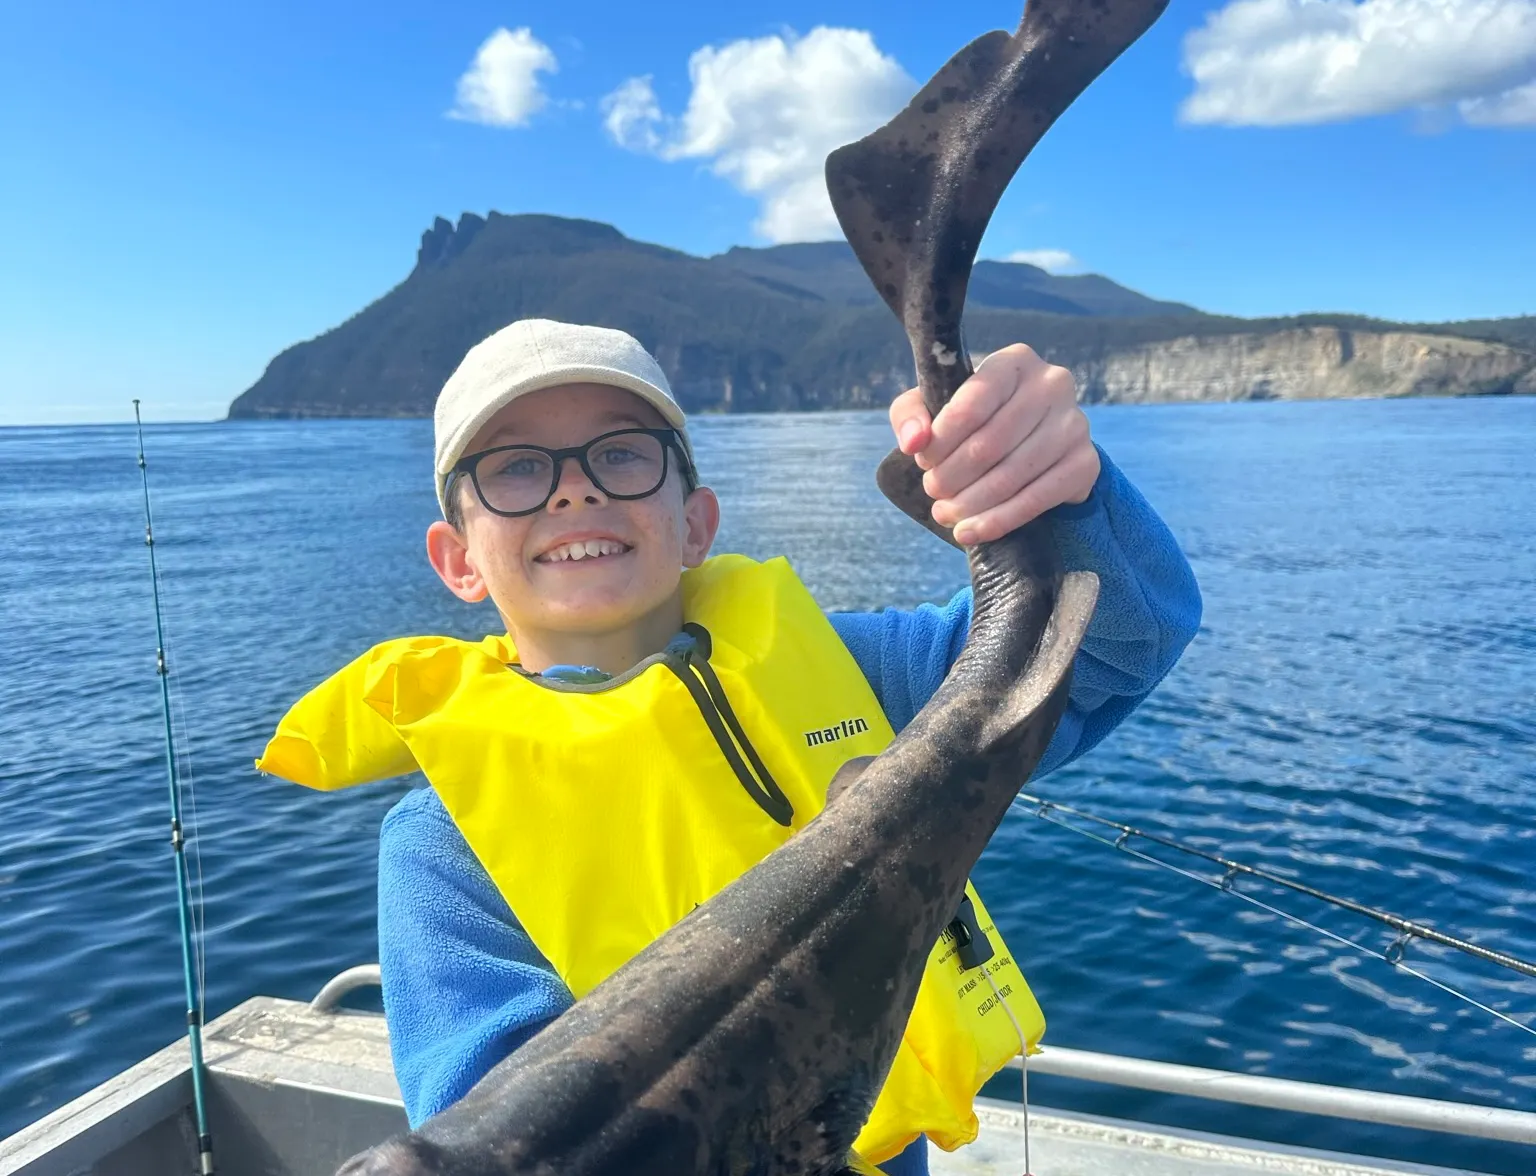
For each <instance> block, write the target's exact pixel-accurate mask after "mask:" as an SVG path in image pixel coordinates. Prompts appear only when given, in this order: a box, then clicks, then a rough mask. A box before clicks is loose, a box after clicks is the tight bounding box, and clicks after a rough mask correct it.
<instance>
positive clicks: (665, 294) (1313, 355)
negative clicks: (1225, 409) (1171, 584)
mask: <svg viewBox="0 0 1536 1176" xmlns="http://www.w3.org/2000/svg"><path fill="white" fill-rule="evenodd" d="M967 307H968V309H967V314H966V332H967V336H968V339H969V342H970V346H971V348H972V350H973V352H975V353H978V354H981V353H985V352H987V351H991V350H994V349H995V348H997V347H1000V346H1003V345H1005V344H1007V343H1010V342H1013V341H1015V340H1021V339H1022V340H1025V341H1027V342H1029V343H1030V345H1031V346H1033V347H1034V348H1035V349H1036V350H1037V351H1039V352H1040V353H1041V354H1042V355H1044V356H1045V357H1046V358H1047V359H1048V360H1050V361H1051V362H1053V363H1059V364H1062V365H1064V366H1066V367H1068V368H1071V369H1072V371H1073V373H1074V375H1076V377H1077V382H1078V387H1079V389H1080V395H1081V398H1082V399H1083V400H1084V401H1086V402H1093V403H1153V402H1168V401H1234V400H1303V399H1340V398H1346V399H1356V398H1367V397H1402V396H1478V395H1482V396H1486V395H1520V394H1536V316H1527V317H1524V318H1508V319H1484V320H1475V321H1467V322H1455V323H1417V324H1405V323H1393V322H1385V321H1382V320H1379V319H1370V318H1365V317H1362V316H1357V315H1350V314H1309V315H1301V316H1296V317H1290V318H1276V319H1244V318H1234V317H1229V316H1223V315H1215V314H1207V313H1205V312H1203V311H1201V310H1198V309H1196V308H1194V307H1192V306H1186V305H1184V304H1182V303H1177V302H1165V301H1158V300H1157V299H1154V298H1150V297H1147V296H1146V295H1143V294H1140V293H1137V292H1136V291H1134V290H1129V289H1127V288H1125V287H1124V286H1120V285H1118V284H1117V283H1115V282H1113V281H1111V280H1109V279H1108V278H1105V277H1101V276H1099V275H1096V274H1079V275H1058V274H1051V273H1048V272H1047V271H1045V270H1043V269H1040V268H1038V267H1036V266H1032V265H1026V264H1023V263H1017V262H1000V261H983V262H980V263H978V264H977V266H976V268H975V271H974V273H973V276H972V280H971V286H970V293H969V298H968V303H967ZM533 316H542V317H548V318H557V319H566V320H569V321H576V322H588V323H598V324H602V325H605V326H613V327H619V328H622V329H624V330H627V331H629V332H630V333H631V334H633V335H635V336H636V337H637V338H638V339H639V340H640V341H641V342H642V343H643V344H644V345H645V346H646V347H647V348H648V349H649V350H650V351H651V352H652V353H653V354H655V356H656V357H657V359H658V360H659V361H660V362H661V365H662V367H663V368H664V369H665V370H666V372H667V375H668V378H669V379H670V380H671V381H672V385H673V389H674V391H675V392H676V393H677V395H678V397H679V399H680V400H681V402H682V404H683V407H684V408H685V409H686V410H688V411H690V412H773V411H794V410H815V409H834V408H871V407H880V406H883V405H885V404H886V403H887V402H888V401H889V400H890V399H891V397H892V396H894V395H896V393H898V392H900V391H901V390H902V389H904V388H906V387H908V386H910V383H911V379H912V375H911V373H912V360H911V355H910V353H909V351H908V347H907V343H906V340H905V338H904V337H903V335H902V333H901V330H900V328H899V327H898V326H897V324H896V323H895V321H894V320H893V319H892V318H891V315H890V312H889V311H887V310H886V309H885V308H884V307H883V306H882V305H880V304H878V303H877V301H876V299H875V295H874V292H873V290H872V289H871V287H870V285H869V281H868V279H867V278H866V277H865V276H864V274H863V272H862V271H861V270H860V269H859V266H858V263H857V262H856V261H855V260H854V257H853V253H852V251H851V250H850V249H849V247H848V246H847V244H846V243H845V242H842V241H836V242H820V243H811V244H800V245H778V246H773V247H770V248H761V249H753V248H744V247H737V248H733V249H731V250H729V251H727V252H725V253H722V254H717V255H715V256H713V257H695V256H693V255H691V254H687V253H683V252H680V251H678V250H675V249H668V248H664V247H662V246H659V245H651V244H646V243H644V242H640V241H634V240H631V239H630V238H628V237H626V236H624V235H623V234H622V233H620V232H619V231H618V230H617V229H615V228H613V227H612V226H611V225H606V224H601V223H598V222H595V221H586V220H573V219H568V218H564V217H556V216H544V215H537V214H526V215H515V216H508V215H503V214H501V213H495V212H493V213H491V214H490V216H489V217H480V216H477V215H475V214H473V213H465V214H464V215H463V216H461V217H460V218H459V221H458V224H457V225H454V224H452V223H450V222H449V221H447V220H445V219H443V218H441V217H439V218H438V219H437V220H436V222H435V223H434V224H433V226H432V227H431V228H430V229H428V230H427V231H426V232H425V233H423V234H422V238H421V245H420V248H419V249H418V251H417V255H416V265H415V267H414V268H413V269H412V270H411V272H410V273H409V274H408V275H407V277H406V278H405V280H404V281H402V282H401V283H400V284H399V285H397V286H396V287H395V288H394V289H392V290H390V291H389V292H388V293H386V294H385V295H384V296H383V297H381V298H379V299H378V300H377V301H376V302H373V303H372V304H370V305H369V306H367V307H365V308H364V309H363V310H361V311H359V312H358V313H357V314H355V315H353V316H352V317H351V318H349V319H348V320H347V321H346V322H344V323H341V324H340V325H339V326H336V327H334V328H332V329H331V330H329V331H327V332H325V333H324V334H323V335H320V336H318V337H317V338H314V339H310V340H306V341H304V342H301V343H296V344H294V345H293V346H292V347H289V348H288V349H287V350H285V351H283V352H282V353H281V354H279V355H278V356H276V357H275V358H274V359H273V360H272V361H271V362H270V363H269V364H268V366H267V370H266V371H265V372H264V373H263V374H262V376H261V378H260V379H259V380H257V381H256V383H255V384H253V385H252V386H251V387H250V388H249V389H247V390H246V391H245V392H243V393H241V395H240V396H238V397H237V398H236V399H235V401H234V403H233V404H232V405H231V406H230V409H229V416H230V417H231V418H268V419H270V418H304V417H414V416H429V415H431V412H432V404H433V401H434V399H435V398H436V396H437V392H438V390H439V389H440V388H441V387H442V384H443V381H444V380H446V379H447V377H448V375H449V373H450V372H452V370H453V369H454V367H455V366H456V365H457V364H458V362H459V360H460V359H461V358H462V357H463V355H464V353H465V352H466V351H468V350H469V348H470V347H472V346H473V345H474V344H475V343H477V342H478V341H479V340H480V339H482V338H484V337H485V336H486V335H489V334H490V333H491V332H493V331H495V330H496V329H498V328H500V327H502V326H505V325H506V324H507V323H509V322H511V321H513V320H514V319H518V318H525V317H533Z"/></svg>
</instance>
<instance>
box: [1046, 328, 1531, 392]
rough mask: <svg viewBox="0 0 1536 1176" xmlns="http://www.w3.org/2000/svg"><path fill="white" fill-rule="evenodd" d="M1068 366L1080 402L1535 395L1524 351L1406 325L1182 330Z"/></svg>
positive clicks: (1078, 359) (1072, 359)
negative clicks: (1212, 331) (1206, 332)
mask: <svg viewBox="0 0 1536 1176" xmlns="http://www.w3.org/2000/svg"><path fill="white" fill-rule="evenodd" d="M1064 358H1068V357H1064ZM1058 362H1060V361H1058ZM1067 366H1068V367H1070V368H1071V369H1072V372H1073V375H1074V376H1076V377H1077V384H1078V393H1079V396H1080V397H1081V398H1082V399H1083V400H1084V401H1086V402H1092V403H1107V404H1146V403H1154V402H1159V403H1162V402H1169V401H1228V400H1344V399H1358V398H1364V397H1390V396H1467V395H1486V394H1490V393H1536V356H1533V355H1531V354H1530V353H1528V352H1524V351H1520V350H1517V349H1515V348H1513V347H1508V346H1505V345H1504V344H1501V343H1485V342H1482V341H1480V340H1475V339H1457V338H1452V337H1447V336H1443V335H1426V334H1418V333H1414V332H1408V331H1386V332H1371V331H1353V330H1341V329H1338V328H1333V327H1306V328H1301V329H1297V330H1287V331H1276V332H1272V333H1263V334H1259V333H1245V334H1234V335H1207V336H1186V337H1183V338H1178V339H1167V340H1163V341H1161V342H1157V343H1149V344H1145V345H1142V346H1136V347H1128V348H1122V349H1117V350H1113V351H1109V352H1107V353H1105V354H1103V355H1102V356H1098V357H1088V356H1081V357H1076V356H1074V357H1070V358H1068V362H1067Z"/></svg>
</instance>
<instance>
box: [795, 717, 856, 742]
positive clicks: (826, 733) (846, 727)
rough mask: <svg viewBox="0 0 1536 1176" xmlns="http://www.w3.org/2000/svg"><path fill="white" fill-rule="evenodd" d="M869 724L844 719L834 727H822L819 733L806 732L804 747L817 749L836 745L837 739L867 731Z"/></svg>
mask: <svg viewBox="0 0 1536 1176" xmlns="http://www.w3.org/2000/svg"><path fill="white" fill-rule="evenodd" d="M868 730H869V724H868V723H866V722H865V721H864V720H863V719H844V720H843V721H842V722H841V723H839V724H838V725H837V726H835V727H823V728H822V729H821V730H820V731H807V732H806V733H805V745H806V746H807V747H817V746H820V745H821V744H823V743H836V742H837V741H838V740H839V739H843V738H846V737H847V736H849V735H857V734H859V733H860V732H861V731H868Z"/></svg>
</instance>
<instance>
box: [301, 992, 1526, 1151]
mask: <svg viewBox="0 0 1536 1176" xmlns="http://www.w3.org/2000/svg"><path fill="white" fill-rule="evenodd" d="M380 982H381V979H380V972H379V965H378V964H362V965H360V966H358V967H356V968H348V969H347V970H346V971H345V972H342V973H341V974H340V975H339V976H336V977H334V978H332V979H331V980H329V981H327V982H326V984H325V987H324V988H322V989H321V990H320V991H319V993H318V994H316V996H315V999H314V1000H312V1001H310V1003H309V1007H310V1009H311V1010H312V1011H314V1012H317V1013H329V1012H335V1011H336V1010H337V1006H338V1003H339V1002H340V1000H341V998H342V997H343V996H345V995H346V994H347V993H349V992H352V991H355V990H356V989H359V988H368V987H374V986H377V985H378V984H379V983H380ZM1008 1065H1009V1067H1010V1068H1011V1069H1014V1070H1017V1069H1019V1060H1018V1059H1017V1058H1014V1059H1013V1060H1012V1061H1010V1062H1009V1063H1008ZM1029 1069H1030V1072H1031V1073H1033V1074H1052V1075H1055V1076H1057V1077H1060V1078H1077V1079H1080V1080H1082V1081H1085V1082H1101V1083H1104V1084H1105V1085H1108V1086H1128V1087H1134V1088H1135V1089H1138V1090H1152V1091H1157V1092H1158V1093H1160V1094H1179V1095H1186V1096H1189V1097H1192V1098H1204V1099H1210V1100H1212V1101H1213V1102H1226V1103H1238V1104H1241V1105H1243V1106H1250V1107H1268V1108H1270V1109H1272V1110H1279V1111H1295V1112H1298V1113H1300V1114H1304V1115H1327V1116H1329V1117H1331V1118H1335V1119H1350V1120H1353V1121H1355V1122H1358V1123H1379V1124H1382V1125H1384V1126H1389V1127H1408V1128H1414V1129H1417V1130H1420V1131H1440V1132H1445V1133H1447V1134H1453V1135H1469V1136H1475V1137H1476V1138H1478V1139H1498V1140H1503V1141H1506V1142H1509V1143H1530V1144H1536V1113H1533V1112H1531V1111H1512V1110H1508V1109H1507V1108H1504V1107H1484V1106H1478V1105H1477V1104H1476V1103H1462V1102H1448V1101H1446V1100H1444V1099H1437V1098H1418V1097H1415V1096H1413V1095H1407V1094H1385V1093H1383V1092H1381V1091H1378V1090H1355V1089H1353V1088H1351V1087H1347V1086H1325V1085H1323V1084H1322V1083H1318V1082H1298V1081H1295V1080H1294V1079H1290V1078H1268V1077H1265V1076H1263V1075H1260V1074H1237V1073H1234V1072H1232V1071H1231V1070H1210V1069H1206V1068H1205V1067H1203V1066H1183V1065H1179V1064H1177V1063H1175V1062H1153V1061H1148V1060H1147V1059H1145V1058H1127V1057H1121V1056H1119V1055H1118V1054H1104V1053H1094V1052H1092V1051H1090V1050H1085V1049H1067V1048H1065V1047H1064V1046H1059V1045H1052V1046H1044V1047H1042V1049H1041V1051H1040V1052H1039V1053H1038V1054H1035V1055H1033V1056H1032V1057H1031V1058H1030V1059H1029Z"/></svg>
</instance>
